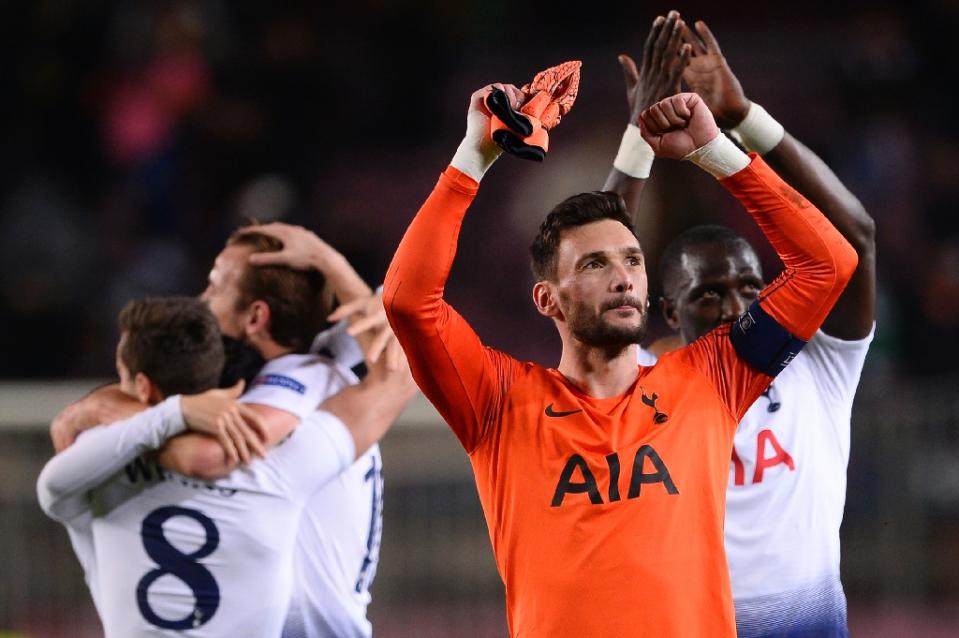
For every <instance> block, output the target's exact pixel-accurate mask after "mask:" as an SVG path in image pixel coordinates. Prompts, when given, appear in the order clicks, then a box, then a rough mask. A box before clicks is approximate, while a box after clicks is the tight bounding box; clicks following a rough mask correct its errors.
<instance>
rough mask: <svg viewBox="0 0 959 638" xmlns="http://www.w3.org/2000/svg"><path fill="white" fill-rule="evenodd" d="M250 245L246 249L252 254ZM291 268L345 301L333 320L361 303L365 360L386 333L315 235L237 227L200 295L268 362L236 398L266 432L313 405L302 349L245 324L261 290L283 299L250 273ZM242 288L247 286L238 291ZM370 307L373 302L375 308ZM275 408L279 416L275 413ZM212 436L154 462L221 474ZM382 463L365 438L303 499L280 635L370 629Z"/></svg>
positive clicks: (358, 287)
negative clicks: (363, 445) (361, 448)
mask: <svg viewBox="0 0 959 638" xmlns="http://www.w3.org/2000/svg"><path fill="white" fill-rule="evenodd" d="M248 247H249V248H252V249H253V250H254V251H253V252H252V253H251V251H250V250H248ZM251 264H252V265H251ZM291 270H295V271H296V273H297V274H298V275H303V272H305V271H306V272H308V271H310V270H313V271H317V272H322V273H323V275H324V276H325V277H326V279H327V281H328V282H329V284H330V286H331V288H332V289H333V291H334V292H335V294H336V296H337V297H338V298H339V299H340V301H343V302H347V303H346V304H345V305H344V306H343V307H342V308H341V309H340V310H339V311H338V312H337V313H336V314H334V317H335V318H339V317H342V316H346V315H347V314H350V313H351V312H352V311H354V310H357V309H359V310H360V311H361V312H360V314H361V315H364V317H365V321H364V325H362V326H359V330H364V328H369V327H370V326H371V325H372V327H374V328H375V330H373V331H365V330H364V332H363V335H362V338H364V339H365V341H364V343H365V345H366V346H367V352H368V353H369V356H370V358H371V359H376V358H377V355H378V354H379V353H380V352H383V345H384V343H385V341H384V338H386V337H389V336H390V335H391V334H392V333H391V332H390V331H389V329H388V327H387V326H386V322H385V316H383V317H382V319H381V320H378V319H379V318H380V316H381V315H383V312H382V302H380V301H379V299H378V298H377V297H375V296H371V295H370V292H371V291H370V290H369V288H368V287H367V286H366V284H365V283H363V281H362V280H361V279H360V278H359V277H358V276H357V275H356V273H355V271H353V270H352V268H350V267H349V265H348V264H347V263H346V261H345V260H344V259H343V257H342V256H341V255H340V254H339V253H337V252H336V251H335V250H334V249H333V248H332V247H330V246H329V245H328V244H326V243H325V242H323V241H322V240H320V239H319V238H318V237H317V236H316V235H314V234H313V233H311V232H309V231H306V230H304V229H302V228H298V227H293V226H288V225H285V224H269V225H265V226H255V227H251V228H250V229H246V230H242V231H240V232H239V233H238V234H235V235H234V237H233V238H232V239H231V242H230V243H229V244H228V246H227V248H226V249H225V250H224V251H223V252H222V253H221V254H220V256H219V257H218V258H217V260H216V263H215V265H214V268H213V270H212V271H211V273H210V286H209V287H208V288H207V290H206V291H205V292H204V299H206V300H207V301H208V303H210V305H211V307H212V308H213V309H214V314H216V315H217V318H218V321H219V324H220V326H221V328H223V330H224V332H225V333H226V334H228V335H230V336H234V337H238V338H241V339H244V340H246V341H247V342H248V343H250V344H251V345H253V346H254V347H256V348H257V350H258V351H259V352H260V353H261V354H262V355H263V357H264V359H266V360H267V363H266V365H265V367H264V368H263V370H262V371H261V372H260V373H259V374H258V375H257V376H256V378H254V380H253V381H252V383H251V387H250V389H249V391H248V392H247V394H246V395H245V396H244V397H243V401H244V402H245V403H246V404H247V405H249V406H252V407H253V408H254V409H256V410H258V411H260V413H261V414H262V415H263V416H264V418H266V419H267V420H268V426H269V427H272V428H273V433H274V434H273V439H274V440H276V439H279V438H280V437H282V436H283V435H284V433H285V430H284V427H285V425H284V419H286V416H285V415H290V416H291V417H292V418H293V419H294V420H295V419H299V418H303V417H304V416H306V415H307V414H309V413H310V412H311V411H312V410H313V409H315V406H316V403H315V402H314V401H311V400H305V398H304V396H303V394H302V392H301V390H302V388H303V387H310V386H311V381H310V379H311V375H313V374H314V372H313V371H312V368H311V366H310V365H309V362H310V359H309V358H308V357H307V356H305V355H298V354H293V353H291V352H290V350H289V349H287V350H286V351H285V352H284V351H283V349H281V348H276V347H274V346H275V345H276V340H275V339H274V338H273V337H272V336H271V335H270V334H269V333H267V334H266V335H263V334H259V333H258V332H257V330H258V328H257V327H256V326H251V325H250V323H249V319H250V318H252V320H253V321H255V313H253V312H250V311H249V310H248V309H249V308H250V307H251V306H252V305H253V304H254V303H256V302H257V300H258V299H259V298H266V302H265V305H266V306H267V307H269V306H271V305H274V306H279V305H281V304H280V302H279V301H275V299H276V295H273V293H272V291H271V290H270V289H271V287H274V286H275V285H276V283H275V282H274V281H270V280H266V281H263V282H261V283H259V284H256V283H255V280H256V279H257V278H259V277H264V276H267V277H269V276H270V275H269V273H270V271H279V272H285V273H288V272H290V271H291ZM264 273H266V275H264ZM251 281H253V282H254V284H253V285H252V286H250V283H251ZM245 286H249V287H251V288H254V290H251V291H245V290H244V287H245ZM271 295H273V296H272V297H271ZM244 297H246V299H248V300H253V301H252V303H250V301H247V302H245V303H237V300H239V299H243V298H244ZM372 308H378V309H379V310H378V312H373V311H372ZM244 316H246V317H247V318H248V322H247V323H244V321H243V317H244ZM304 325H305V326H306V329H305V330H304V331H303V332H302V336H301V338H300V339H299V343H301V344H302V343H308V342H309V340H308V339H306V335H309V336H310V337H312V335H313V334H315V330H314V332H309V330H310V328H309V324H308V323H305V324H304ZM238 328H240V329H238ZM354 332H355V331H354ZM341 344H342V340H341ZM334 349H335V348H334ZM341 349H343V348H342V345H341ZM280 353H282V354H280ZM355 354H356V351H353V352H352V353H351V352H350V351H349V348H348V347H347V348H345V352H343V355H342V356H343V357H344V358H345V359H349V357H351V356H355ZM352 363H353V361H350V364H352ZM390 365H392V364H390ZM406 379H407V381H408V383H407V384H406V385H405V386H404V385H402V384H398V387H397V388H394V389H393V390H392V394H393V395H394V396H395V397H397V402H396V404H395V405H396V406H398V407H397V409H396V411H395V412H393V416H394V417H395V415H396V413H398V410H399V409H400V408H402V406H403V405H405V403H406V401H407V400H408V399H409V398H410V397H411V396H412V393H413V391H414V390H415V386H414V385H413V384H412V382H411V380H409V377H408V376H407V377H406ZM353 381H354V382H355V379H353ZM377 400H379V401H382V399H378V398H376V397H370V399H369V402H367V403H365V405H367V406H368V407H369V408H370V410H372V411H373V414H369V415H368V414H366V413H365V412H364V413H362V414H356V415H354V417H353V418H355V419H360V418H366V417H368V416H372V417H375V416H376V412H377V410H376V408H375V403H374V402H375V401H377ZM361 404H364V402H361ZM277 415H280V416H281V417H282V418H280V419H277V418H276V416H277ZM271 418H272V419H273V421H272V424H271V422H270V419H271ZM211 443H212V442H211V441H209V440H204V439H203V438H201V437H182V438H181V440H179V441H176V442H174V443H173V444H172V445H171V446H169V448H168V450H167V451H166V452H164V453H163V454H161V462H163V463H165V464H166V465H168V466H169V467H173V468H177V469H179V470H181V471H183V472H184V473H187V474H191V475H197V476H205V477H208V478H213V477H216V476H222V475H223V474H224V473H226V472H228V471H229V470H230V469H231V467H232V465H231V464H228V463H224V462H223V461H224V459H223V454H222V451H220V450H219V448H218V447H217V446H216V445H212V444H211ZM382 468H383V462H382V458H381V456H380V452H379V448H378V446H376V445H373V446H371V447H370V449H369V451H367V453H366V454H364V455H363V456H361V457H359V458H358V459H357V461H356V462H355V463H354V464H352V465H351V466H350V467H349V468H348V469H347V470H346V471H344V472H342V473H341V474H340V475H339V476H338V477H337V478H336V479H335V480H334V481H332V482H330V483H329V484H327V485H326V486H325V487H324V488H322V489H321V490H319V491H318V492H317V493H316V494H315V495H314V496H313V497H312V498H311V499H310V502H309V504H308V505H307V508H306V510H305V513H304V515H303V519H302V522H301V525H300V530H299V534H298V536H297V547H296V561H295V563H296V572H295V593H294V604H293V605H292V606H291V613H290V618H289V622H288V623H287V626H286V628H285V629H284V635H285V636H289V637H290V638H297V637H299V636H309V637H318V636H338V637H341V636H344V637H349V636H370V635H371V633H372V627H371V625H370V623H369V621H368V620H367V618H366V609H367V606H368V604H369V602H370V593H369V588H370V585H371V584H372V581H373V577H374V575H375V572H376V565H377V562H378V558H379V545H380V535H381V532H382V512H383V506H382V499H383V479H382Z"/></svg>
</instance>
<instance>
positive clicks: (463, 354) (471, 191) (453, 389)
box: [383, 166, 520, 452]
mask: <svg viewBox="0 0 959 638" xmlns="http://www.w3.org/2000/svg"><path fill="white" fill-rule="evenodd" d="M478 188H479V184H478V183H477V182H476V181H475V180H473V179H472V178H471V177H469V176H468V175H466V174H465V173H462V172H460V171H458V170H457V169H455V168H453V167H452V166H450V167H448V168H447V169H446V171H445V172H444V173H443V174H442V175H440V179H439V182H437V184H436V187H435V188H434V189H433V192H432V193H431V194H430V196H429V197H428V198H427V200H426V202H425V203H424V204H423V206H422V207H421V208H420V210H419V212H418V213H417V214H416V217H415V218H414V219H413V221H412V223H411V224H410V227H409V228H408V229H407V230H406V234H405V235H404V236H403V240H402V241H401V242H400V245H399V248H397V249H396V254H395V255H394V256H393V262H392V263H391V264H390V267H389V270H388V271H387V273H386V281H385V282H384V284H383V302H384V304H385V306H386V316H387V318H388V319H389V322H390V325H391V326H392V327H393V331H394V332H395V333H396V338H397V339H398V340H399V342H400V345H401V346H403V350H404V351H405V352H406V356H407V358H408V359H409V362H410V369H411V370H412V372H413V378H414V379H415V380H416V383H417V385H418V386H419V387H420V389H421V390H422V391H423V394H425V395H426V397H427V398H428V399H429V400H430V402H432V403H433V405H434V406H436V409H437V410H438V411H439V413H440V414H441V415H442V416H443V418H444V419H445V420H446V422H447V423H448V424H449V425H450V427H451V428H452V429H453V432H454V433H455V434H456V436H457V438H459V440H460V443H462V444H463V447H464V448H466V451H467V452H472V451H473V450H474V449H475V448H476V446H477V445H478V444H479V442H480V441H481V440H482V438H483V436H484V435H485V434H486V432H487V430H488V429H489V425H490V424H491V423H493V422H494V421H495V420H496V419H497V417H498V412H499V407H500V405H501V404H502V398H503V396H504V395H505V394H506V391H507V390H508V388H509V385H510V382H511V381H512V378H513V376H514V375H515V372H516V370H517V369H518V368H519V365H520V364H519V363H518V362H517V361H516V360H515V359H513V358H511V357H509V356H508V355H506V354H504V353H502V352H499V351H497V350H494V349H492V348H488V347H486V346H484V345H483V344H482V342H481V341H480V339H479V337H478V336H477V334H476V333H475V332H474V331H473V329H472V328H471V327H470V325H469V324H468V323H467V322H466V320H465V319H463V317H462V316H460V314H459V313H457V312H456V311H455V310H454V309H453V308H452V307H451V306H450V305H449V304H448V303H446V301H445V300H444V299H443V290H444V286H445V285H446V279H447V277H448V276H449V272H450V268H451V267H452V265H453V258H454V256H455V255H456V242H457V238H458V236H459V232H460V225H461V224H462V221H463V217H464V216H465V214H466V210H467V208H469V206H470V204H471V203H472V202H473V198H474V197H475V196H476V192H477V190H478Z"/></svg>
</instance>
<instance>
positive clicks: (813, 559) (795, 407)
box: [726, 331, 872, 638]
mask: <svg viewBox="0 0 959 638" xmlns="http://www.w3.org/2000/svg"><path fill="white" fill-rule="evenodd" d="M871 341H872V334H870V335H869V336H868V337H866V338H865V339H861V340H857V341H843V340H840V339H836V338H835V337H830V336H829V335H826V334H825V333H823V332H822V331H819V332H817V333H816V335H815V336H814V337H813V338H812V340H810V342H809V343H808V344H807V345H806V346H805V348H803V350H802V351H801V352H800V354H799V355H798V356H797V357H796V358H795V359H794V360H793V361H792V362H791V363H790V364H789V365H788V366H787V367H786V368H785V369H784V370H783V371H782V372H781V373H780V374H779V376H778V377H776V379H775V381H773V383H772V384H771V385H770V387H769V389H768V390H767V391H766V393H765V394H764V395H763V396H762V397H760V398H759V399H758V400H757V401H756V403H754V404H753V405H752V407H750V409H749V411H748V412H747V413H746V415H745V416H744V417H743V419H742V421H740V423H739V427H738V428H737V430H736V436H735V441H734V452H733V458H732V462H731V464H730V473H729V486H728V489H727V493H726V555H727V559H728V561H729V572H730V578H731V580H732V586H733V598H734V600H735V603H736V624H737V632H738V635H739V636H740V637H742V638H750V637H755V636H765V635H770V634H775V635H780V634H783V635H785V634H786V633H789V634H790V635H792V634H793V633H796V632H800V633H802V632H816V633H815V635H817V636H845V635H846V631H847V630H846V598H845V595H844V594H843V590H842V585H841V584H840V582H839V526H840V524H841V523H842V514H843V507H844V505H845V499H846V466H847V464H848V462H849V439H850V417H851V413H852V403H853V397H854V396H855V393H856V386H857V385H858V384H859V376H860V374H861V372H862V367H863V363H864V361H865V358H866V351H867V350H868V349H869V344H870V342H871ZM797 635H798V634H797ZM803 635H807V634H805V633H803ZM809 635H813V634H812V633H810V634H809Z"/></svg>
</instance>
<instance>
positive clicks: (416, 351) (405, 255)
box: [384, 158, 856, 638]
mask: <svg viewBox="0 0 959 638" xmlns="http://www.w3.org/2000/svg"><path fill="white" fill-rule="evenodd" d="M724 183H725V185H726V186H727V188H729V189H730V190H731V191H732V192H733V193H734V194H735V195H736V196H737V197H739V199H740V200H741V201H742V202H743V203H744V205H745V206H746V208H747V210H748V211H749V212H750V213H752V214H753V216H754V217H755V218H756V219H757V221H758V222H759V223H760V225H761V226H762V227H763V230H764V231H765V232H766V233H767V236H769V237H770V240H771V241H772V242H773V244H774V245H775V246H776V248H777V251H778V252H779V254H780V256H781V257H782V258H783V261H784V263H785V264H786V267H787V268H786V271H785V272H784V273H783V275H782V276H781V277H780V278H778V279H777V280H776V281H775V282H773V284H771V285H770V286H769V287H767V289H766V290H765V291H764V296H763V297H762V304H763V308H764V309H765V311H766V312H768V313H769V314H770V316H772V317H773V318H774V319H775V320H776V321H777V322H779V323H780V324H781V325H782V326H783V327H785V328H786V329H787V330H789V331H790V332H792V334H794V335H797V336H799V337H801V338H804V339H808V338H809V336H811V334H812V332H814V331H815V329H816V327H818V325H819V323H821V322H822V320H823V319H824V318H825V315H826V313H827V312H828V309H829V308H830V307H831V306H832V304H833V303H834V302H835V299H836V298H837V297H838V295H839V293H840V292H841V290H842V288H843V286H844V285H845V281H846V280H848V277H849V276H850V275H851V273H852V270H853V269H854V268H855V261H856V260H855V253H854V252H852V249H851V248H850V247H849V245H848V244H847V243H846V242H845V241H844V240H842V238H841V236H839V234H838V233H837V232H836V231H835V229H833V228H832V227H831V226H830V225H829V224H828V222H825V219H824V218H823V217H822V216H821V214H820V213H819V212H818V211H817V210H815V209H814V208H812V207H811V206H810V205H809V204H808V203H807V202H805V200H802V198H800V197H799V196H798V195H795V193H794V192H793V191H792V190H791V189H789V187H788V186H786V185H785V184H784V183H783V182H782V181H781V180H779V179H778V177H776V176H775V174H774V173H773V172H772V171H771V170H770V169H768V168H767V167H766V166H765V165H764V164H763V163H762V160H761V159H757V158H754V159H753V162H752V164H751V165H750V166H749V167H747V168H746V169H743V171H740V173H737V174H736V175H734V176H733V177H731V178H727V179H726V180H724ZM477 187H478V185H477V184H476V182H474V181H473V180H472V179H470V178H469V177H468V176H466V175H464V174H463V173H460V172H459V171H457V170H456V169H454V168H452V167H450V168H449V169H447V171H446V172H445V173H444V174H443V175H442V176H441V177H440V181H439V183H438V184H437V186H436V188H435V189H434V191H433V193H432V194H431V195H430V198H429V199H428V200H427V202H426V203H425V204H424V206H423V208H422V209H421V210H420V212H419V213H418V215H417V217H416V219H414V221H413V223H412V224H411V226H410V229H409V230H408V231H407V234H406V236H405V237H404V239H403V241H402V243H401V244H400V247H399V249H398V251H397V253H396V256H395V257H394V260H393V263H392V265H391V266H390V271H389V273H388V274H387V278H386V284H385V295H384V296H385V300H386V307H387V313H388V316H389V318H390V322H391V323H392V325H393V328H394V330H395V332H396V334H397V337H398V338H399V340H400V342H401V344H402V345H403V348H404V350H405V351H406V353H407V356H408V358H409V360H410V365H411V367H412V370H413V374H414V377H415V378H416V380H417V383H418V384H419V385H420V387H421V388H422V390H423V392H424V393H425V394H426V396H427V397H428V398H429V399H430V400H431V401H432V402H433V404H434V405H435V406H436V407H437V409H438V410H439V412H440V413H441V414H442V415H443V417H444V418H445V419H446V421H447V422H448V423H449V425H450V427H451V428H452V429H453V431H454V433H455V434H456V436H457V437H458V438H459V440H460V442H461V443H462V444H463V446H464V447H465V448H466V451H467V452H468V454H469V456H470V460H471V463H472V466H473V471H474V474H475V477H476V484H477V488H478V490H479V495H480V500H481V502H482V505H483V511H484V514H485V516H486V522H487V525H488V526H489V533H490V540H491V541H492V546H493V552H494V554H495V558H496V564H497V567H498V569H499V573H500V575H501V577H502V578H503V581H504V583H505V586H506V603H507V614H508V622H509V628H510V634H511V635H512V636H516V637H522V638H526V637H534V636H536V637H540V636H541V637H549V638H555V637H557V636H570V637H576V638H584V637H592V636H596V637H599V636H603V637H607V636H617V637H618V636H657V637H659V636H666V637H670V638H676V637H686V636H688V637H690V638H692V637H696V638H700V637H706V636H708V637H710V638H712V637H719V636H734V635H735V622H734V615H733V605H732V597H731V592H730V585H729V576H728V572H727V567H726V557H725V553H724V549H723V513H724V503H725V494H726V481H727V477H728V473H729V457H730V454H731V450H732V441H733V432H734V430H735V428H736V424H737V422H738V421H739V419H740V418H741V417H742V416H743V414H744V413H745V411H746V409H747V408H748V407H749V405H750V404H751V403H752V402H753V400H754V399H756V398H757V397H758V396H759V394H760V393H761V392H762V391H763V389H764V388H765V387H766V386H767V385H768V383H769V381H770V377H769V376H767V375H765V374H763V373H760V372H757V371H755V370H754V369H752V368H751V367H749V366H748V365H746V364H745V363H744V362H743V361H742V360H741V359H740V357H739V356H738V355H737V353H736V351H735V349H734V348H733V346H732V342H731V339H730V337H729V334H730V330H731V327H730V326H729V325H727V326H722V327H720V328H717V329H716V330H714V331H712V332H711V333H709V334H708V335H706V336H704V337H703V338H701V339H699V340H697V341H696V342H695V343H693V344H691V345H689V346H688V347H686V348H683V349H680V350H678V351H676V352H674V353H671V354H667V355H665V356H664V357H662V358H661V359H660V360H659V362H658V363H657V364H656V366H654V367H649V368H639V371H638V378H637V380H636V382H635V384H634V385H633V386H632V387H631V388H630V389H629V391H627V392H626V393H625V394H623V395H622V396H617V397H612V398H604V399H597V398H593V397H590V396H587V395H586V394H584V393H583V392H581V391H580V390H578V389H577V388H576V387H574V386H573V385H572V384H571V383H570V382H569V381H568V380H566V379H565V378H564V377H563V376H562V375H561V374H560V373H559V372H558V371H557V370H554V369H547V368H543V367H542V366H539V365H536V364H533V363H521V362H519V361H517V360H515V359H513V358H511V357H510V356H508V355H506V354H504V353H502V352H499V351H497V350H494V349H492V348H488V347H486V346H484V345H483V344H482V343H481V342H480V340H479V338H478V337H477V335H476V334H475V333H474V332H473V330H472V329H471V328H470V326H469V325H468V324H467V322H466V321H465V320H464V319H463V318H462V317H461V316H460V315H459V314H457V313H456V311H455V310H453V309H452V308H451V307H450V306H449V305H448V304H446V302H445V301H444V300H443V286H444V284H445V281H446V277H447V275H448V273H449V269H450V266H451V264H452V260H453V256H454V254H455V250H456V238H457V235H458V232H459V226H460V223H461V221H462V218H463V215H464V214H465V211H466V209H467V208H468V206H469V204H470V202H471V201H472V199H473V196H474V195H475V193H476V190H477ZM823 222H825V223H823ZM797 234H798V235H799V236H800V237H799V238H798V239H797ZM850 253H851V254H850Z"/></svg>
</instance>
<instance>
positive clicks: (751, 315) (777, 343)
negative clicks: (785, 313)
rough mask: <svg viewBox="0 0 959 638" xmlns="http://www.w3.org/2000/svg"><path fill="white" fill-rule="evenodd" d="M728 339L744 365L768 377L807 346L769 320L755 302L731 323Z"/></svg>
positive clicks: (783, 366) (780, 369)
mask: <svg viewBox="0 0 959 638" xmlns="http://www.w3.org/2000/svg"><path fill="white" fill-rule="evenodd" d="M729 338H730V339H731V340H732V342H733V348H735V349H736V354H738V355H739V356H740V358H742V360H743V361H745V362H746V363H748V364H749V365H750V366H751V367H752V368H754V369H756V370H759V371H760V372H763V373H765V374H768V375H769V376H771V377H774V376H776V375H777V374H779V373H780V372H782V370H783V368H785V367H786V365H788V364H789V362H790V361H792V360H793V359H794V358H796V355H797V354H799V351H800V350H802V349H803V346H805V345H806V342H805V341H803V340H802V339H799V338H797V337H794V336H793V335H792V334H790V333H789V331H788V330H786V329H785V328H783V327H782V326H781V325H779V322H777V321H776V320H775V319H773V318H772V317H770V316H769V315H768V314H767V313H766V311H765V310H763V308H762V306H760V305H759V301H758V300H757V301H754V302H753V303H752V304H751V305H750V306H749V309H748V310H746V312H744V313H743V314H742V316H741V317H739V319H737V320H736V321H735V322H734V323H733V328H732V331H731V332H730V333H729Z"/></svg>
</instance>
